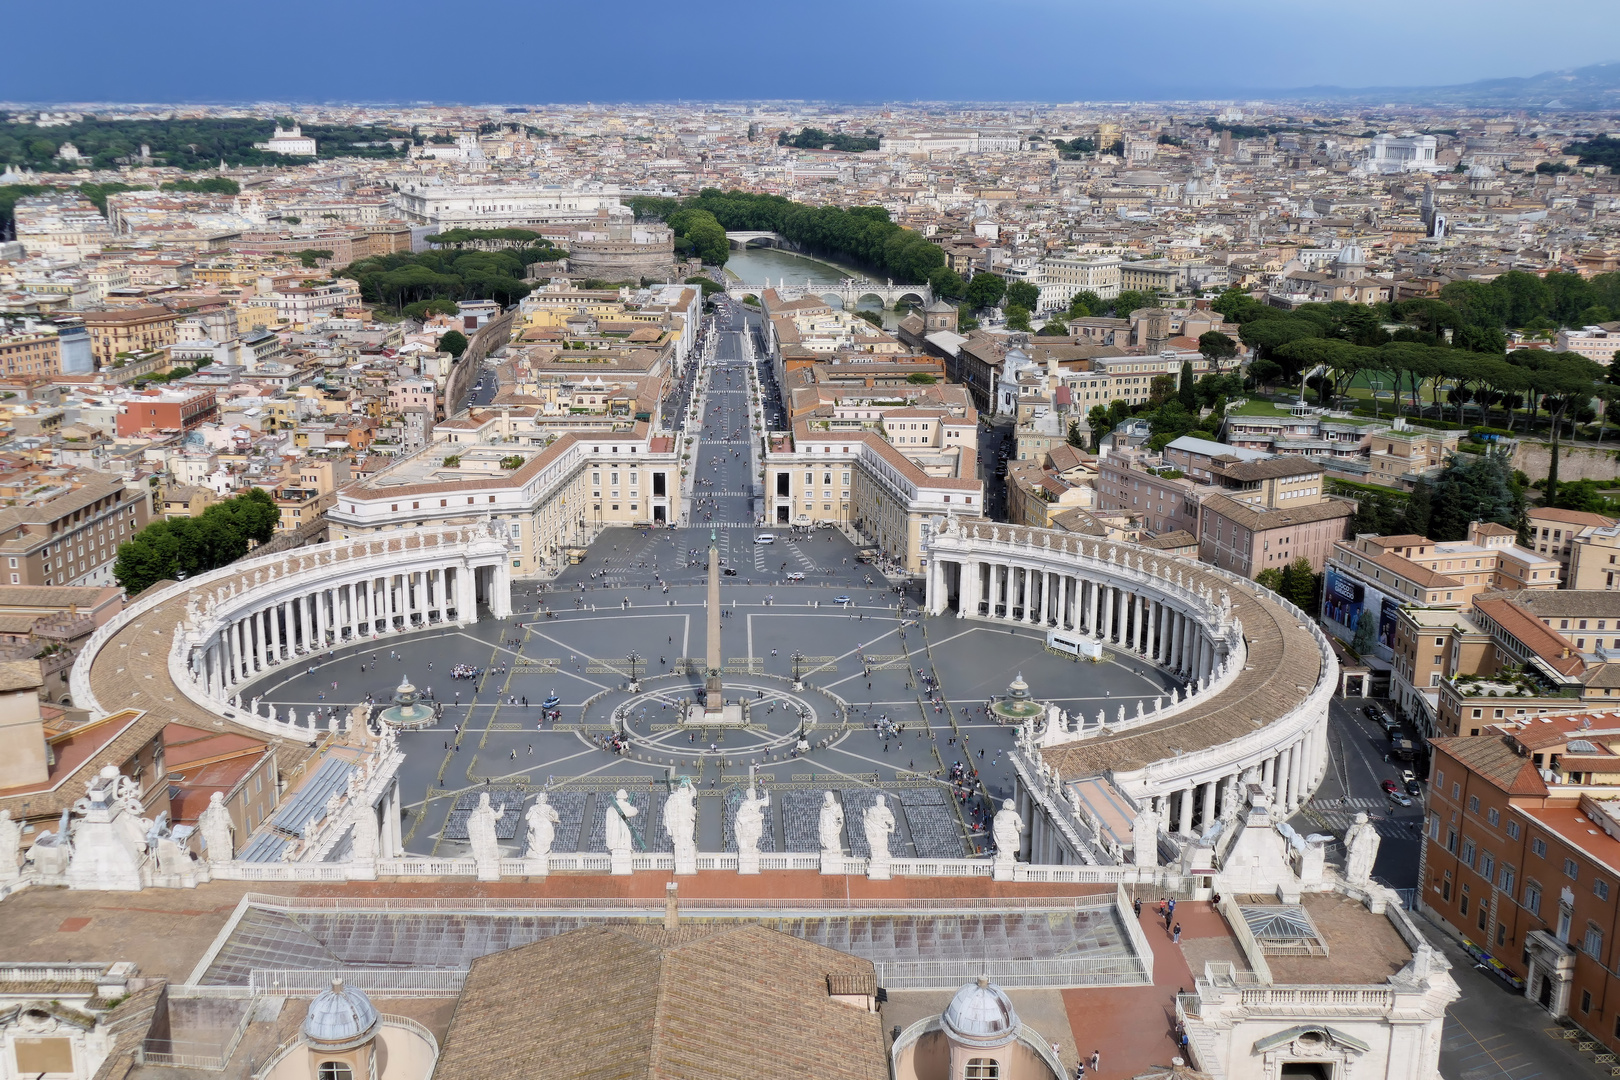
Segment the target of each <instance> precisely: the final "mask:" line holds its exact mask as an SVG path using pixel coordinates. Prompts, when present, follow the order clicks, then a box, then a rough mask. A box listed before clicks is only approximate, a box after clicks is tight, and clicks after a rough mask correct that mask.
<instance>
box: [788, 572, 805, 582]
mask: <svg viewBox="0 0 1620 1080" xmlns="http://www.w3.org/2000/svg"><path fill="white" fill-rule="evenodd" d="M787 579H788V580H789V581H803V580H804V572H803V571H802V570H795V571H793V573H791V574H789V575H788V576H787Z"/></svg>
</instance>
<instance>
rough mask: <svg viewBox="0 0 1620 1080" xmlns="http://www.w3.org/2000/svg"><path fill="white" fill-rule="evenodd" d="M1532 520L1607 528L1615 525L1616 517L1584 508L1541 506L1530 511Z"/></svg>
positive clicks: (1529, 514)
mask: <svg viewBox="0 0 1620 1080" xmlns="http://www.w3.org/2000/svg"><path fill="white" fill-rule="evenodd" d="M1528 516H1529V518H1530V520H1531V521H1548V522H1562V523H1563V524H1565V525H1582V526H1585V525H1591V526H1593V527H1595V528H1599V529H1606V528H1608V527H1609V526H1611V525H1613V524H1614V522H1615V519H1614V518H1610V517H1604V516H1603V515H1602V514H1589V513H1587V512H1586V511H1584V510H1560V509H1559V508H1558V507H1556V506H1539V507H1536V508H1535V509H1533V510H1530V511H1529V512H1528Z"/></svg>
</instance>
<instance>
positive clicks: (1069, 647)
mask: <svg viewBox="0 0 1620 1080" xmlns="http://www.w3.org/2000/svg"><path fill="white" fill-rule="evenodd" d="M1046 647H1047V648H1048V649H1051V650H1052V651H1053V652H1060V653H1064V654H1066V655H1068V656H1073V657H1084V658H1086V659H1088V660H1095V659H1097V658H1099V657H1100V656H1101V655H1102V644H1101V643H1100V642H1098V641H1097V640H1096V639H1095V638H1093V637H1091V636H1090V635H1089V634H1084V633H1071V632H1069V631H1066V630H1049V631H1047V633H1046Z"/></svg>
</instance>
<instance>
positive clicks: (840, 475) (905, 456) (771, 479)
mask: <svg viewBox="0 0 1620 1080" xmlns="http://www.w3.org/2000/svg"><path fill="white" fill-rule="evenodd" d="M912 422H913V421H909V420H908V421H899V420H897V421H895V423H896V430H895V434H896V435H898V436H900V437H906V438H909V437H913V433H912V432H911V431H910V430H906V431H904V432H902V431H900V430H899V428H898V425H899V424H901V423H906V424H908V425H909V424H910V423H912ZM917 422H919V423H920V421H917ZM915 437H916V438H918V439H919V440H921V439H922V437H923V433H922V432H921V431H918V432H916V433H915ZM931 437H937V436H931ZM976 468H977V463H976V462H975V461H974V460H973V459H972V458H971V457H968V456H967V455H964V454H962V453H961V452H960V448H955V449H953V452H952V453H951V454H950V455H949V457H948V458H947V459H944V460H940V461H938V462H937V465H936V463H934V462H931V460H930V454H929V451H928V449H926V448H925V447H923V446H921V445H918V446H916V447H911V446H910V445H909V444H900V445H897V444H896V443H895V442H893V441H891V440H890V439H889V438H885V437H884V435H883V434H881V433H874V432H868V431H830V430H820V429H818V428H817V427H816V426H815V425H812V424H809V423H806V422H802V421H801V422H800V423H797V424H795V425H794V428H793V435H792V436H791V438H782V439H779V440H777V442H776V443H775V445H773V446H772V448H771V449H770V450H769V452H767V453H766V455H765V483H766V493H767V494H766V505H767V514H768V516H769V518H770V520H771V521H773V522H774V523H776V524H778V525H797V526H801V527H803V526H810V525H815V524H820V523H827V524H836V525H848V526H851V527H853V528H855V529H857V530H859V531H860V532H861V533H863V534H864V535H865V536H867V537H868V538H869V539H870V540H871V542H873V543H874V544H875V545H876V546H877V547H878V549H879V550H881V551H882V552H883V554H884V555H885V556H887V557H888V558H890V559H893V560H895V561H896V562H899V563H902V564H903V565H904V566H905V567H906V568H907V569H908V570H910V571H911V572H912V573H919V572H921V571H922V570H924V569H926V568H927V565H928V560H927V550H928V540H929V537H930V536H932V534H933V530H934V528H935V527H936V524H937V522H939V521H940V520H942V519H943V518H944V517H945V515H947V514H951V513H955V514H958V515H961V516H964V517H978V516H980V515H981V514H983V512H984V484H983V482H982V481H980V480H978V479H977V478H976V477H966V476H962V475H960V474H959V472H958V470H959V469H960V470H962V471H968V470H972V471H975V472H976Z"/></svg>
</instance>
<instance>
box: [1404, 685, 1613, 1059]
mask: <svg viewBox="0 0 1620 1080" xmlns="http://www.w3.org/2000/svg"><path fill="white" fill-rule="evenodd" d="M1431 745H1432V749H1433V763H1432V765H1431V770H1430V777H1429V781H1430V782H1429V793H1428V802H1427V807H1426V814H1425V819H1426V820H1425V827H1424V836H1423V848H1422V853H1421V856H1420V862H1419V889H1418V898H1417V902H1418V903H1419V904H1420V905H1421V906H1422V908H1423V910H1424V911H1425V912H1426V913H1427V914H1429V915H1430V916H1431V917H1432V918H1434V919H1436V920H1437V921H1439V922H1440V924H1441V925H1442V926H1444V927H1446V928H1448V929H1449V930H1450V931H1451V932H1452V933H1453V934H1455V935H1457V936H1459V937H1466V938H1467V939H1468V941H1469V942H1471V943H1472V946H1473V948H1472V950H1471V951H1473V952H1474V953H1475V954H1476V955H1482V956H1484V957H1486V959H1485V960H1482V961H1481V962H1482V963H1483V962H1489V963H1492V964H1494V965H1500V967H1501V968H1502V969H1503V970H1505V971H1506V972H1508V973H1509V974H1511V976H1512V977H1513V978H1514V979H1515V980H1517V981H1518V983H1519V984H1520V985H1523V987H1524V993H1525V996H1526V997H1528V998H1529V999H1530V1000H1532V1001H1534V1002H1535V1003H1536V1004H1538V1005H1540V1006H1541V1007H1542V1008H1543V1009H1546V1010H1547V1012H1548V1013H1549V1014H1551V1016H1552V1017H1553V1018H1555V1019H1558V1020H1563V1019H1566V1018H1567V1019H1568V1020H1570V1021H1572V1022H1573V1023H1575V1024H1576V1025H1578V1027H1579V1028H1580V1029H1581V1030H1582V1031H1584V1032H1586V1033H1587V1034H1588V1035H1589V1036H1590V1037H1591V1038H1592V1039H1594V1040H1596V1041H1598V1042H1600V1043H1602V1049H1605V1050H1607V1051H1608V1052H1610V1053H1614V1052H1616V1051H1617V1050H1620V1009H1616V1008H1615V1002H1616V1001H1620V974H1617V970H1620V955H1617V953H1616V950H1617V949H1620V788H1617V787H1616V784H1617V783H1620V755H1617V753H1616V748H1617V746H1620V716H1617V715H1616V714H1615V713H1614V712H1612V711H1603V712H1591V711H1570V710H1569V709H1567V708H1566V709H1564V710H1561V711H1559V712H1557V713H1551V714H1548V715H1543V716H1541V717H1529V716H1526V717H1520V718H1518V719H1517V720H1514V719H1505V720H1502V721H1499V722H1496V723H1487V724H1484V725H1482V726H1481V727H1480V728H1479V729H1478V731H1477V733H1475V734H1472V735H1465V736H1460V737H1452V738H1443V739H1437V740H1435V741H1434V742H1433V743H1432V744H1431ZM1611 991H1612V992H1614V994H1615V998H1614V999H1613V1000H1611V999H1610V997H1609V995H1610V992H1611Z"/></svg>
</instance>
